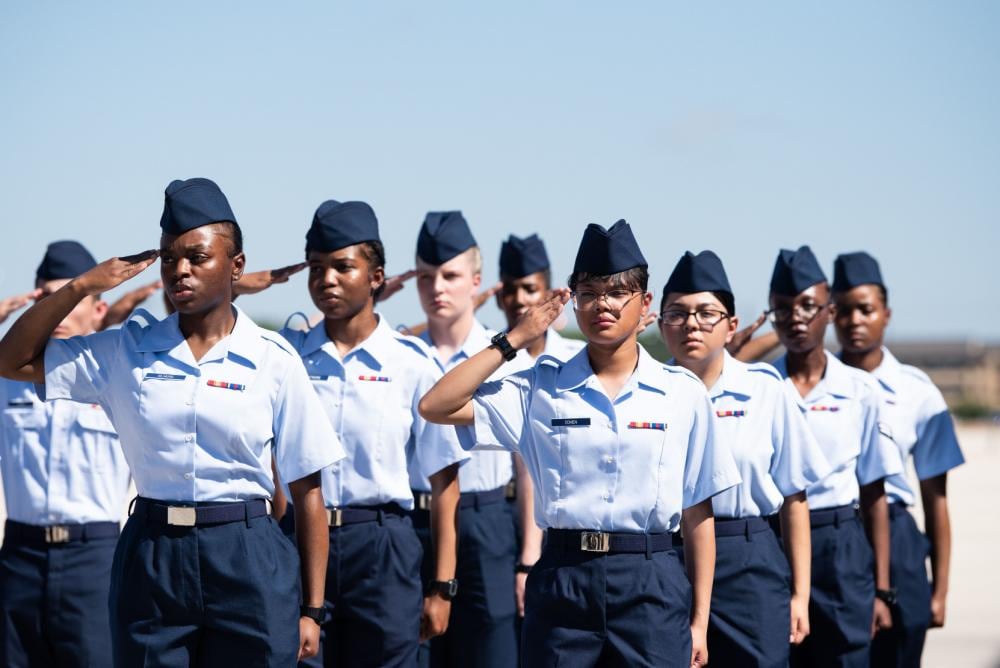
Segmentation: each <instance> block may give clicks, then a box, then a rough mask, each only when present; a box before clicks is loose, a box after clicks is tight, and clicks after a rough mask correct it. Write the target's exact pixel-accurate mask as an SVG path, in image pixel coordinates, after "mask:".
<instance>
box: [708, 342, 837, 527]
mask: <svg viewBox="0 0 1000 668" xmlns="http://www.w3.org/2000/svg"><path fill="white" fill-rule="evenodd" d="M724 354H725V362H724V365H723V368H722V375H721V376H719V379H718V380H717V381H715V384H714V385H713V386H712V388H711V389H710V390H709V391H708V395H709V397H711V399H712V406H713V408H714V410H715V438H716V440H718V441H721V442H723V443H725V444H726V445H728V446H729V448H730V449H731V451H732V453H733V459H735V460H736V467H737V468H738V469H739V471H740V477H741V478H742V479H743V482H741V483H740V484H739V485H737V486H735V487H730V488H729V489H727V490H726V491H724V492H721V493H719V494H717V495H716V496H714V497H712V508H713V510H714V511H715V515H716V517H723V518H734V517H767V516H768V515H773V514H774V513H776V512H778V510H779V509H780V508H781V504H782V503H783V502H784V500H785V497H786V496H791V495H792V494H797V493H799V492H801V491H802V490H804V489H806V488H807V487H808V486H809V485H812V484H813V483H816V482H818V481H820V480H822V479H823V478H824V477H826V476H827V475H828V474H829V473H830V464H829V463H828V462H827V461H826V457H825V456H824V455H823V451H822V450H821V449H820V447H819V444H818V443H817V442H816V439H815V438H813V435H812V432H810V431H809V426H808V425H807V424H806V421H805V418H803V417H802V411H800V410H799V407H798V406H797V405H796V403H795V400H794V399H793V398H792V396H791V395H790V394H789V393H788V391H787V390H786V389H785V384H784V383H783V382H782V379H781V376H780V375H778V372H777V371H775V369H774V367H772V366H771V365H769V364H747V363H745V362H741V361H739V360H737V359H734V358H733V357H731V356H730V355H729V353H724Z"/></svg>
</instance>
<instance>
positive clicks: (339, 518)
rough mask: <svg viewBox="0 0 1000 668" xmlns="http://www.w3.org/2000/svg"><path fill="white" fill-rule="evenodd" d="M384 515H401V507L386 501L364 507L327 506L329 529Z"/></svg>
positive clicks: (380, 519) (377, 519)
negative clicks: (378, 504) (379, 504)
mask: <svg viewBox="0 0 1000 668" xmlns="http://www.w3.org/2000/svg"><path fill="white" fill-rule="evenodd" d="M386 515H396V516H402V515H403V509H402V508H401V507H399V506H398V505H397V504H395V503H386V504H383V505H381V506H369V507H366V508H358V507H355V508H350V507H348V508H327V509H326V518H327V524H329V525H330V528H331V529H336V528H337V527H342V526H344V525H345V524H361V523H362V522H375V521H379V522H381V521H382V518H383V517H385V516H386Z"/></svg>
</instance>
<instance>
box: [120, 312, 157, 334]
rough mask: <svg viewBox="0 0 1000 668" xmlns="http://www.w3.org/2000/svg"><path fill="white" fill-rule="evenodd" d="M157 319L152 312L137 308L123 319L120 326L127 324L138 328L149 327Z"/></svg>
mask: <svg viewBox="0 0 1000 668" xmlns="http://www.w3.org/2000/svg"><path fill="white" fill-rule="evenodd" d="M158 322H159V320H158V319H157V318H156V316H154V315H153V314H152V313H150V312H149V311H147V310H146V309H144V308H137V309H136V310H134V311H132V313H131V314H129V317H128V318H126V319H125V322H124V323H123V324H122V327H128V326H129V325H134V326H136V327H138V328H140V329H149V328H150V327H152V326H153V325H154V324H155V323H158Z"/></svg>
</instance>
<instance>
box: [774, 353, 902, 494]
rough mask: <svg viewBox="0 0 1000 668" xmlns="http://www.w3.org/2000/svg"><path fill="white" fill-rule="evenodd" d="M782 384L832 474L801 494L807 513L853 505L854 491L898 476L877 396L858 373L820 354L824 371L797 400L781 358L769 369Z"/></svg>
mask: <svg viewBox="0 0 1000 668" xmlns="http://www.w3.org/2000/svg"><path fill="white" fill-rule="evenodd" d="M774 367H775V369H777V370H778V373H779V374H781V376H782V378H784V379H785V383H786V385H787V390H788V392H789V395H790V396H791V397H793V399H794V400H795V401H796V403H797V404H798V406H799V409H800V410H801V411H802V414H803V415H804V416H805V418H806V423H807V424H808V425H809V429H810V430H811V431H812V433H813V436H815V437H816V441H817V442H818V443H819V445H820V448H821V449H822V450H823V454H824V455H826V459H827V461H828V462H829V463H830V467H831V469H832V472H831V473H830V474H829V475H828V476H826V477H825V478H823V479H822V480H820V481H819V482H817V483H815V484H813V485H810V486H809V487H808V488H806V497H807V499H808V501H809V509H810V510H816V509H821V508H834V507H837V506H846V505H851V504H857V503H858V499H859V497H860V493H861V490H860V485H867V484H869V483H873V482H875V481H877V480H882V479H883V478H888V477H889V476H891V475H894V474H897V473H901V472H902V470H903V464H902V461H901V460H900V457H899V450H898V449H897V448H896V444H895V443H893V441H892V438H891V436H890V434H889V432H888V430H887V429H886V428H884V427H882V428H880V425H879V404H878V394H877V392H878V390H877V388H876V387H875V380H874V379H873V378H872V377H871V376H870V375H869V374H867V373H865V372H864V371H859V370H857V369H852V368H851V367H849V366H847V365H846V364H844V363H843V362H841V361H840V360H839V359H837V357H836V356H835V355H833V354H831V353H830V352H829V351H826V371H825V372H824V374H823V378H822V379H820V381H819V383H817V384H816V387H814V388H812V390H811V391H810V392H809V395H808V396H806V397H805V398H802V397H801V396H800V395H799V392H798V390H797V389H796V388H795V385H794V384H793V383H792V380H791V379H790V378H788V366H787V357H786V356H782V357H781V358H780V359H778V360H777V361H775V363H774Z"/></svg>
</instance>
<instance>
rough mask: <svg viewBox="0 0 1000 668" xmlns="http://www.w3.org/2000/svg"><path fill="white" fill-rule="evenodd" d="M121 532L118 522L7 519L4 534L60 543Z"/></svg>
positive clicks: (19, 539)
mask: <svg viewBox="0 0 1000 668" xmlns="http://www.w3.org/2000/svg"><path fill="white" fill-rule="evenodd" d="M119 532H120V528H119V526H118V522H88V523H86V524H50V525H48V526H38V525H36V524H25V523H24V522H16V521H14V520H7V521H6V522H5V523H4V535H5V536H7V537H9V538H10V539H11V540H15V541H20V542H23V543H32V544H35V545H58V544H61V543H77V542H80V541H87V540H96V539H98V538H117V537H118V534H119Z"/></svg>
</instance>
